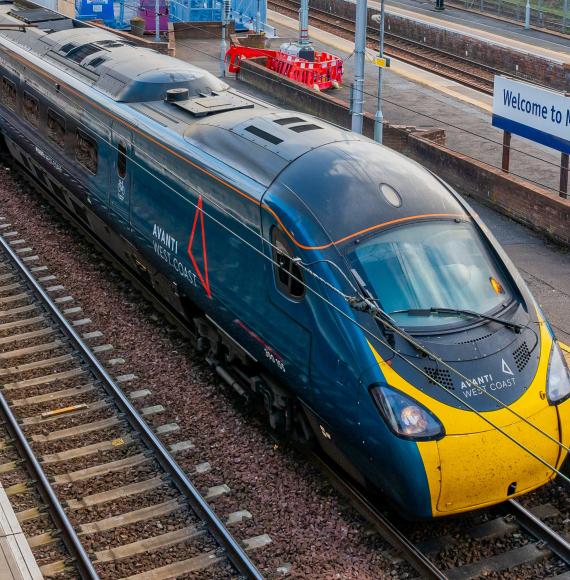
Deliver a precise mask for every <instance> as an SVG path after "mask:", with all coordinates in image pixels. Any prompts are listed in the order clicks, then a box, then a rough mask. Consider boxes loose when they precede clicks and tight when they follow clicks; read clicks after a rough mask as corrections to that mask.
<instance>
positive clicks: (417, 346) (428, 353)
mask: <svg viewBox="0 0 570 580" xmlns="http://www.w3.org/2000/svg"><path fill="white" fill-rule="evenodd" d="M81 108H82V109H83V110H85V111H86V109H85V107H81ZM86 112H87V111H86ZM96 122H98V123H99V124H101V123H100V121H98V120H96ZM107 142H108V141H107ZM108 143H109V144H110V145H111V147H112V148H114V149H117V147H116V146H115V145H113V144H112V143H111V142H108ZM129 158H130V156H129ZM130 159H131V161H133V162H134V163H135V164H137V165H139V166H140V167H141V168H142V169H143V170H145V171H147V172H148V170H147V169H146V168H144V167H142V166H141V165H140V164H138V162H136V160H134V159H132V158H130ZM161 167H162V168H163V169H164V170H165V171H166V172H168V173H171V174H172V175H173V176H174V177H175V178H178V177H179V176H177V175H175V174H174V173H172V172H171V171H170V170H169V169H168V168H165V167H164V166H162V165H161ZM149 173H150V172H149ZM295 195H296V194H295ZM207 198H208V199H209V201H210V202H211V203H213V204H214V205H217V204H216V202H215V200H213V199H211V198H209V196H207ZM219 209H222V211H224V212H225V213H226V214H227V215H230V217H232V218H233V219H236V218H235V216H233V215H231V214H229V213H228V212H227V211H226V210H225V209H224V208H221V207H219ZM237 221H239V220H237ZM240 223H241V222H240ZM241 225H244V224H241ZM244 227H246V228H247V229H248V230H249V231H250V232H251V233H254V234H255V235H257V236H259V237H260V238H261V239H262V240H263V237H262V236H260V235H259V233H258V232H256V231H255V230H252V229H251V228H248V227H247V226H244ZM266 243H269V242H267V241H266ZM269 244H270V243H269ZM270 245H272V244H270ZM272 247H273V248H274V249H277V248H275V246H273V245H272ZM304 269H305V271H307V272H308V273H310V274H311V275H312V276H315V277H318V276H317V275H316V274H315V273H314V272H312V271H310V270H309V269H307V268H304ZM320 280H321V282H323V283H325V284H327V281H325V280H323V279H322V278H320ZM329 286H330V285H329ZM333 289H334V290H335V291H336V289H335V288H334V287H333ZM343 297H344V299H345V300H346V299H347V296H346V295H343ZM394 328H396V327H394ZM394 331H395V332H397V333H398V334H399V335H401V336H402V337H403V338H404V339H406V340H408V341H409V337H407V335H404V334H403V333H402V332H401V331H400V330H394ZM415 346H416V348H418V349H420V350H423V352H425V353H426V354H427V355H428V356H431V357H432V358H434V360H435V359H437V358H438V357H437V355H435V354H434V353H431V352H430V351H429V350H427V349H425V347H423V346H421V345H420V344H419V343H417V341H416V342H415ZM441 363H442V364H444V366H448V368H449V370H450V371H451V372H453V373H454V374H457V375H459V376H460V377H461V379H462V380H464V381H470V379H469V378H468V377H466V376H464V375H463V374H461V373H460V372H459V371H457V370H456V369H455V368H454V367H452V366H450V365H447V364H446V363H444V362H443V361H441ZM481 391H482V393H484V394H485V395H487V396H488V397H490V398H492V399H493V400H494V401H495V402H496V403H497V404H498V405H499V406H502V407H504V408H506V409H509V410H510V412H511V413H513V414H515V415H516V416H518V417H519V418H520V419H521V420H522V421H523V422H526V423H527V424H528V425H529V426H531V427H533V428H534V429H536V430H537V431H538V432H539V433H542V434H543V435H544V436H546V437H548V438H549V439H551V440H552V441H553V442H555V443H557V444H558V445H562V444H561V442H558V441H557V440H556V439H554V438H553V437H552V436H550V435H549V434H547V433H545V432H543V431H542V430H540V429H539V428H538V427H537V426H535V425H534V424H533V423H532V422H530V421H528V420H527V419H526V418H524V417H523V416H521V415H520V414H517V413H516V412H515V411H514V410H513V409H511V408H510V407H509V406H508V405H506V404H504V403H503V402H502V401H500V400H499V399H497V398H495V397H494V396H493V395H492V394H491V393H488V392H487V391H486V390H484V389H482V390H481ZM562 446H563V445H562ZM564 448H565V449H567V450H568V448H567V447H565V446H564Z"/></svg>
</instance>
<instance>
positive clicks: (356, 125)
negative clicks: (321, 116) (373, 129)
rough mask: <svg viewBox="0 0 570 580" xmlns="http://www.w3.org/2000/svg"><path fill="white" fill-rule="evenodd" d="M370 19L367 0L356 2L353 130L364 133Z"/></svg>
mask: <svg viewBox="0 0 570 580" xmlns="http://www.w3.org/2000/svg"><path fill="white" fill-rule="evenodd" d="M367 19H368V5H367V0H357V2H356V26H355V37H354V56H355V64H354V82H353V84H352V127H351V128H352V130H353V131H354V132H355V133H362V126H363V117H364V113H363V109H364V58H365V52H366V28H367Z"/></svg>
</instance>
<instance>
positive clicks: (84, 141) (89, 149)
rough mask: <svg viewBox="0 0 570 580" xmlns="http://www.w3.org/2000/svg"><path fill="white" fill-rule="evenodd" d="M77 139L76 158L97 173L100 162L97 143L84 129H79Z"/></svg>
mask: <svg viewBox="0 0 570 580" xmlns="http://www.w3.org/2000/svg"><path fill="white" fill-rule="evenodd" d="M75 136H76V139H75V144H76V147H75V159H77V161H79V163H81V165H83V167H85V169H87V171H89V172H91V173H93V174H96V173H97V164H98V153H97V143H96V142H95V140H94V139H91V137H88V136H87V135H86V134H85V133H83V131H79V130H78V131H77V133H76V135H75Z"/></svg>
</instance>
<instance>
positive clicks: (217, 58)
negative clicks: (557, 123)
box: [176, 24, 560, 193]
mask: <svg viewBox="0 0 570 580" xmlns="http://www.w3.org/2000/svg"><path fill="white" fill-rule="evenodd" d="M185 30H200V31H201V32H203V33H205V35H208V36H209V38H212V39H213V38H217V37H215V36H213V35H212V33H211V31H210V30H208V29H206V28H203V27H201V26H198V25H190V24H189V25H187V26H184V27H179V28H178V29H177V30H176V32H179V31H185ZM176 44H177V45H182V46H187V47H188V48H192V50H193V51H195V52H199V53H200V54H203V55H205V56H208V57H209V58H212V59H214V60H215V61H217V62H220V60H221V59H220V56H219V55H214V54H211V53H209V52H207V51H205V50H201V49H199V48H197V47H196V46H195V45H194V44H189V43H188V42H184V40H182V39H178V40H176ZM248 73H250V74H255V75H257V76H261V75H260V74H259V73H257V72H255V71H252V70H249V71H248ZM264 78H265V77H264ZM274 82H275V83H276V84H283V83H281V82H280V81H277V79H274ZM287 87H288V88H293V89H294V90H296V91H298V92H300V89H299V88H297V87H293V86H290V85H289V84H288V85H287ZM362 92H363V94H364V95H365V96H367V97H372V98H376V95H375V94H373V93H370V92H369V91H366V90H365V89H363V91H362ZM314 96H315V97H316V98H320V99H321V100H323V101H325V100H326V99H325V98H324V97H322V96H320V95H318V94H315V95H314ZM382 101H383V102H385V103H387V104H390V105H393V106H395V107H398V108H400V109H402V110H405V111H407V112H409V113H412V114H414V115H418V116H421V117H424V118H426V119H429V120H430V121H435V122H437V123H441V124H443V125H446V126H447V127H451V128H452V129H455V130H457V131H459V132H461V133H464V134H466V135H471V136H473V137H477V138H479V139H481V140H483V141H486V142H488V143H492V144H494V145H497V146H499V147H501V148H503V147H504V145H503V142H502V141H497V140H495V139H492V138H490V137H487V136H485V135H481V134H480V133H476V132H475V131H471V130H469V129H466V128H464V127H459V126H458V125H454V124H453V123H451V122H450V121H446V120H443V119H440V118H438V117H434V116H433V115H430V114H428V113H424V112H421V111H418V110H416V109H412V108H410V107H406V106H405V105H402V104H401V103H397V102H395V101H392V100H390V99H389V98H386V97H385V96H382ZM392 129H394V130H397V131H399V132H402V133H405V129H400V128H398V127H394V126H392ZM446 148H447V149H449V150H450V151H453V152H455V153H460V154H462V155H465V156H466V157H468V158H470V159H473V160H475V161H479V162H481V163H484V164H485V165H489V166H490V167H494V168H495V169H501V167H499V166H498V165H493V164H492V163H489V162H487V161H483V160H481V159H477V158H475V157H472V156H470V155H468V154H466V153H464V152H462V151H458V150H457V149H453V148H451V147H449V146H446ZM507 148H508V149H509V150H510V151H513V152H516V153H520V154H522V155H525V156H526V157H529V158H530V159H534V160H536V161H539V162H541V163H544V164H545V165H550V166H552V167H554V168H556V169H557V170H558V169H560V165H559V164H558V163H555V162H554V161H550V160H548V159H545V158H544V157H540V156H538V155H535V154H533V153H529V152H527V151H523V150H521V149H517V148H516V147H514V146H513V145H509V146H507ZM509 173H510V175H513V176H515V177H520V178H521V179H524V180H526V181H528V182H530V183H534V184H536V185H540V186H542V187H544V188H546V189H549V190H551V191H554V192H556V193H558V192H559V190H558V189H556V188H554V187H552V186H549V185H547V184H545V183H542V182H539V181H534V180H532V179H530V178H528V177H524V176H522V175H519V174H517V173H514V172H512V171H510V172H509Z"/></svg>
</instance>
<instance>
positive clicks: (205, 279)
mask: <svg viewBox="0 0 570 580" xmlns="http://www.w3.org/2000/svg"><path fill="white" fill-rule="evenodd" d="M198 220H200V231H201V233H202V260H203V262H204V272H203V273H202V270H200V267H199V266H198V263H197V262H196V258H195V257H194V254H193V253H192V245H193V244H194V237H195V236H196V231H197V229H198ZM188 255H189V256H190V260H192V265H193V266H194V270H196V274H197V275H198V279H199V280H200V283H201V284H202V286H203V287H204V290H205V291H206V295H207V296H208V298H211V297H212V291H211V289H210V279H209V276H208V253H207V252H206V234H205V232H204V212H203V211H202V196H200V197H198V205H197V206H196V213H195V215H194V223H193V224H192V232H191V233H190V240H189V241H188Z"/></svg>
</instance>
